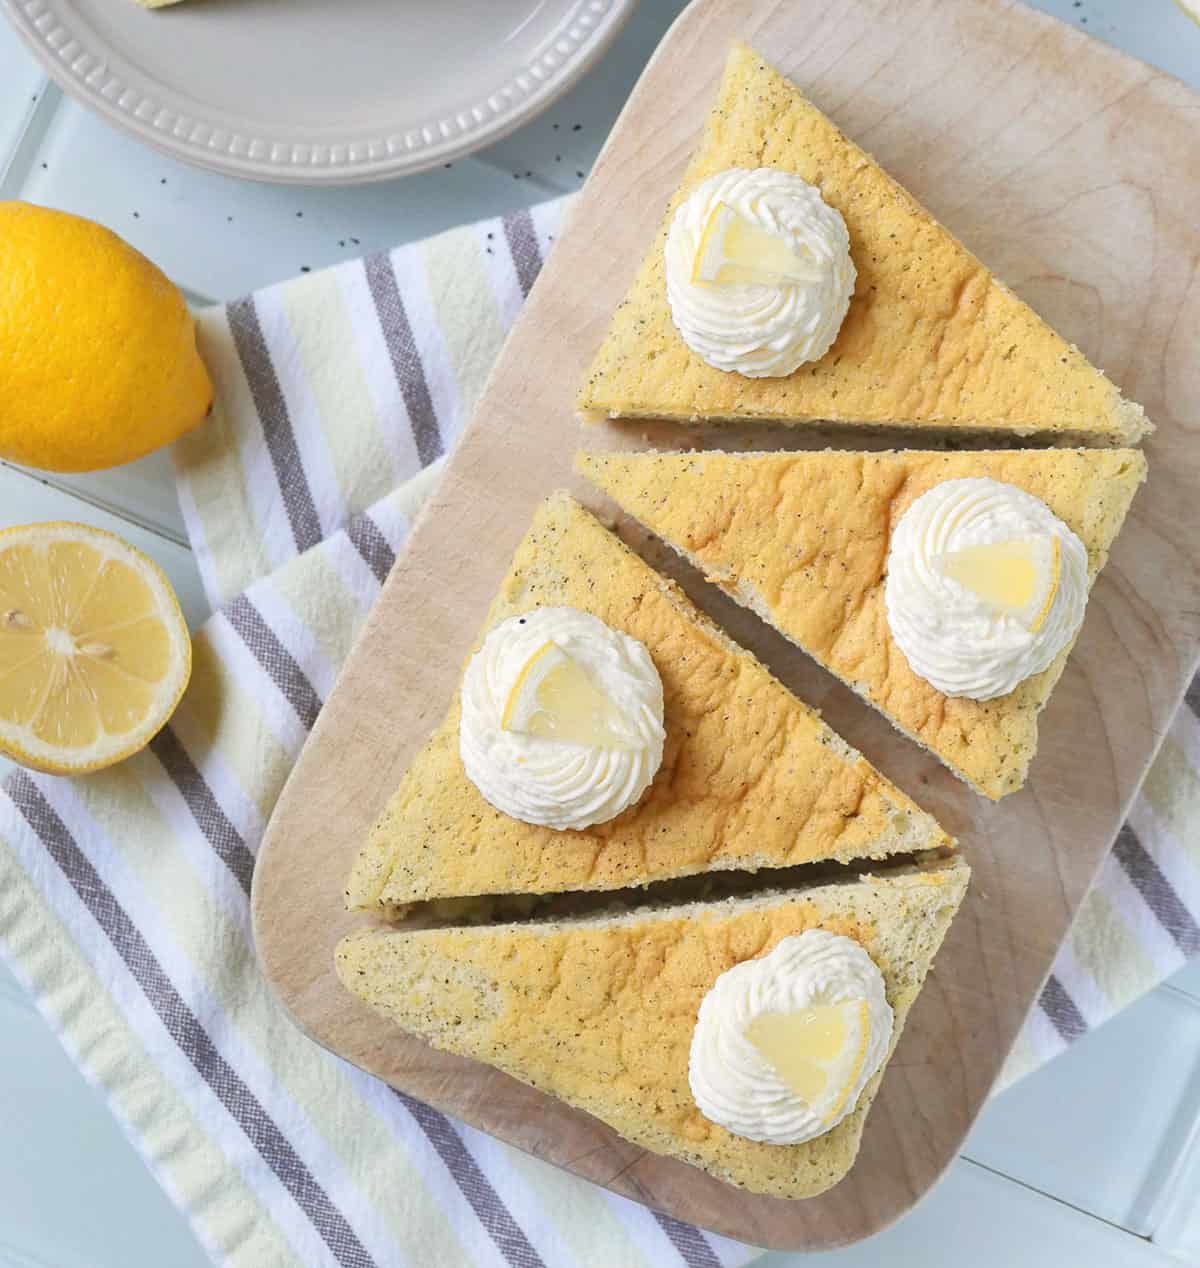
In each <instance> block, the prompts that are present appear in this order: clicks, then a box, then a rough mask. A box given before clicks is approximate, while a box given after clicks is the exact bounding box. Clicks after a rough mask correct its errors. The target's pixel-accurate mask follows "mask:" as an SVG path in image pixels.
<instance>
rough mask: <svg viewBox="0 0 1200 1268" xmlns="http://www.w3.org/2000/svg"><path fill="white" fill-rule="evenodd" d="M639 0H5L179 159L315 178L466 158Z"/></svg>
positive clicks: (65, 73) (574, 72) (105, 101)
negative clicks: (165, 1) (161, 3)
mask: <svg viewBox="0 0 1200 1268" xmlns="http://www.w3.org/2000/svg"><path fill="white" fill-rule="evenodd" d="M633 5H634V0H187V2H186V3H183V4H180V5H178V6H174V7H171V8H166V9H158V10H145V9H141V8H139V7H138V6H137V5H135V4H134V3H133V0H0V7H2V8H3V9H4V10H5V11H7V13H8V15H9V17H10V19H11V21H12V22H13V24H14V26H15V27H16V28H17V30H18V31H19V32H20V33H21V35H22V36H23V37H24V38H25V40H26V42H27V43H28V44H29V46H30V48H31V49H32V50H33V52H34V53H35V54H36V56H37V57H38V58H39V59H40V60H41V62H42V63H43V65H44V66H45V67H46V69H47V71H48V72H49V74H50V75H51V76H52V77H53V78H54V79H55V80H56V81H57V82H58V83H59V84H61V85H62V87H63V88H64V89H65V90H66V91H67V92H69V93H70V94H71V95H72V96H74V97H76V98H78V99H79V100H80V101H81V102H83V103H84V104H85V105H86V106H88V107H90V108H91V109H93V110H95V111H97V112H98V113H99V114H101V115H103V116H104V117H105V118H107V119H109V120H110V121H112V122H113V123H115V124H117V125H118V126H119V127H122V128H124V129H125V130H126V131H127V132H132V133H133V134H134V135H135V136H137V137H139V138H140V139H141V140H143V141H146V142H148V143H149V144H150V145H153V146H156V147H157V148H158V149H160V150H165V151H166V152H167V153H168V154H170V155H172V156H173V157H175V158H180V159H183V160H185V161H187V162H190V163H197V164H199V165H200V166H202V167H209V168H214V169H215V170H217V171H220V172H225V173H228V174H230V175H235V176H247V177H251V178H253V179H256V180H267V181H280V182H286V183H289V184H304V185H349V184H358V183H361V182H364V181H375V180H384V179H387V178H389V177H393V176H399V175H402V174H404V173H407V172H416V171H420V170H421V169H423V168H426V167H432V166H434V165H435V164H437V163H444V162H448V161H449V160H451V159H454V158H460V157H462V156H463V155H465V154H469V153H471V152H472V151H473V150H477V149H479V148H480V147H481V146H483V145H487V144H488V143H489V142H491V141H495V140H497V139H498V138H499V137H501V136H503V135H504V134H505V133H507V132H510V131H512V130H513V129H514V128H516V127H518V126H519V125H520V124H522V123H524V122H526V121H527V120H528V119H530V118H532V117H533V116H534V115H536V114H537V113H538V112H539V111H541V110H544V109H545V108H546V106H548V105H549V104H550V103H551V102H552V101H553V100H554V99H555V98H556V97H557V96H559V94H561V93H562V92H564V91H565V90H566V89H567V88H568V87H569V86H570V85H571V84H572V83H574V81H575V80H576V79H577V78H578V77H579V76H580V75H582V74H583V72H584V71H585V70H587V68H588V67H589V66H590V65H591V64H592V63H593V62H594V61H595V60H596V58H598V57H599V56H600V54H601V53H603V52H604V50H605V49H606V48H607V47H608V44H609V42H610V41H611V40H612V38H613V36H615V35H616V33H617V31H618V30H620V28H621V26H622V24H623V23H624V21H625V20H626V18H627V17H628V16H629V14H630V13H631V11H632V9H633Z"/></svg>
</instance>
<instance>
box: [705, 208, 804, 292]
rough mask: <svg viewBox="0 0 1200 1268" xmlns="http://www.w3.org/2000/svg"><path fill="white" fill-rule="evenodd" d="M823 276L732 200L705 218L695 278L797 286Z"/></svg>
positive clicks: (711, 282)
mask: <svg viewBox="0 0 1200 1268" xmlns="http://www.w3.org/2000/svg"><path fill="white" fill-rule="evenodd" d="M819 278H820V274H819V273H818V272H817V270H816V269H815V268H814V266H813V265H812V263H811V262H810V261H808V260H805V259H803V258H802V257H801V256H799V255H797V253H796V252H795V251H793V250H792V248H791V246H789V245H788V243H787V242H785V241H784V239H783V238H780V237H777V236H776V235H775V234H773V233H770V232H768V231H767V230H766V229H764V228H762V226H761V225H757V224H755V223H754V221H752V220H747V219H746V217H745V216H743V215H741V214H740V213H739V212H737V211H735V210H734V209H733V208H732V207H730V206H729V204H728V203H717V205H716V206H715V207H714V208H713V210H712V212H711V214H710V215H709V217H708V220H707V221H706V222H705V225H704V231H703V233H701V235H700V244H699V246H698V247H697V248H696V260H695V263H694V265H693V267H692V281H693V282H704V283H707V284H708V285H710V286H748V285H758V286H794V285H804V284H805V283H812V282H815V281H818V280H819Z"/></svg>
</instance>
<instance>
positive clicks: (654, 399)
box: [578, 45, 1148, 444]
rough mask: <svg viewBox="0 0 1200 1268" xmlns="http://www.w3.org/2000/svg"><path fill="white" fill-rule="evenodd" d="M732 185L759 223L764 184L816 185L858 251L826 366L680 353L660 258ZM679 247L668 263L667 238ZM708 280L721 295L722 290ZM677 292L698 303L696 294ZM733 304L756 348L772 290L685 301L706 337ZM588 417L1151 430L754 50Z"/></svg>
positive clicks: (629, 312)
mask: <svg viewBox="0 0 1200 1268" xmlns="http://www.w3.org/2000/svg"><path fill="white" fill-rule="evenodd" d="M739 173H741V174H742V175H744V176H746V177H747V178H750V179H752V180H753V181H757V184H756V185H755V192H754V193H753V195H751V193H749V192H746V191H743V192H744V193H745V198H744V199H743V203H742V206H743V210H745V211H747V213H748V214H750V215H753V214H756V210H755V209H756V206H761V204H762V201H763V200H765V201H766V202H768V203H769V202H770V200H771V198H772V197H775V196H776V195H773V194H772V193H771V186H772V185H778V184H779V183H780V182H781V181H784V182H786V181H788V180H792V181H794V179H795V178H796V177H800V178H802V180H803V181H804V182H807V183H808V184H809V185H811V186H812V187H813V189H814V191H816V192H818V193H819V195H820V198H821V199H823V201H824V204H825V205H826V207H825V211H824V212H823V213H822V214H823V215H825V216H826V217H827V216H828V214H829V213H830V209H831V210H832V214H834V215H840V217H841V220H842V221H844V225H845V229H844V231H843V230H842V229H841V227H840V225H839V226H838V228H837V230H836V235H835V236H841V237H843V239H844V237H845V235H846V234H848V238H849V255H850V259H851V260H852V262H853V271H856V273H857V282H854V281H853V280H852V278H851V280H850V281H849V282H847V283H846V285H847V287H850V286H852V287H853V295H852V298H850V302H849V309H848V311H847V312H846V313H845V316H844V319H843V318H841V314H840V312H839V313H838V314H837V318H836V319H837V320H840V321H841V326H840V331H838V333H837V337H836V341H834V342H833V344H832V347H830V348H829V350H828V351H823V347H822V348H817V349H816V350H815V355H817V358H818V359H816V360H812V361H809V362H808V363H806V364H801V365H800V366H799V368H798V369H793V370H791V372H782V373H781V374H780V376H779V377H747V376H746V375H745V374H743V373H739V372H737V371H736V369H730V368H728V367H727V368H717V366H716V364H714V363H712V362H711V359H706V358H705V357H704V356H702V355H700V353H699V352H697V351H694V350H693V349H692V348H691V347H689V346H688V343H686V342H685V341H684V338H683V337H681V333H680V330H679V329H677V328H676V325H675V324H674V320H673V315H672V314H673V305H672V303H670V302H669V301H668V281H669V278H668V263H667V260H666V257H665V254H664V251H665V248H667V247H668V245H669V236H670V230H671V224H672V219H673V217H674V216H675V213H676V211H677V210H679V209H680V208H681V207H683V206H684V204H685V203H687V202H688V200H689V199H690V198H692V197H693V196H695V197H697V198H701V199H703V197H704V196H705V191H706V190H708V189H709V188H710V183H711V182H717V185H716V186H711V188H712V190H713V197H714V198H716V197H722V198H724V197H726V196H727V197H729V198H730V199H734V198H735V195H736V193H737V191H736V189H733V188H732V187H731V188H730V189H728V190H727V189H726V188H725V185H726V184H727V183H728V182H725V183H724V184H723V183H722V182H723V181H724V178H725V177H726V176H731V177H734V178H736V177H737V176H738V174H739ZM723 174H724V175H723ZM735 184H736V179H735ZM718 186H719V188H718ZM759 186H762V188H761V189H760V188H759ZM722 191H724V192H722ZM778 196H779V197H780V198H786V196H787V195H786V193H784V194H780V195H778ZM689 206H690V205H689ZM717 211H718V212H720V213H721V214H727V213H728V207H727V206H725V205H723V204H718V205H717ZM760 219H761V224H760V225H759V227H760V228H762V227H764V226H765V227H766V228H768V229H772V230H774V231H776V232H778V230H779V227H780V225H779V217H778V215H777V214H776V210H774V209H772V210H770V212H769V213H763V215H762V216H761V217H760ZM734 223H735V226H740V223H741V222H740V221H739V220H737V219H736V218H735V220H734ZM718 228H719V226H718ZM696 229H697V231H698V230H699V224H698V225H697V226H696ZM748 232H749V231H747V234H746V235H744V236H748ZM710 237H711V235H710V234H708V233H707V231H706V232H705V234H704V236H703V237H702V238H700V239H699V241H698V245H695V250H694V252H693V254H692V255H690V256H688V257H687V259H684V258H682V257H681V258H680V259H675V258H674V256H673V257H672V258H673V260H674V263H675V264H677V265H678V266H679V267H680V268H681V269H682V268H684V267H687V268H688V270H689V272H690V270H691V269H692V268H694V269H695V270H696V272H691V284H694V283H696V281H697V278H698V277H703V274H702V272H701V270H702V269H703V268H704V267H705V261H704V258H703V257H704V256H705V252H706V244H708V243H709V240H710ZM688 241H689V242H690V241H691V239H690V238H689V239H688ZM670 245H671V247H672V250H674V246H675V243H674V240H673V239H672V240H671V243H670ZM681 249H682V248H681ZM691 249H692V248H691V247H689V248H688V250H691ZM747 249H753V248H752V246H751V247H749V248H748V247H745V246H743V250H747ZM709 250H710V252H711V248H709ZM760 254H761V252H760ZM809 258H810V259H811V256H810V257H809ZM776 267H778V266H776ZM744 272H745V270H743V273H744ZM731 275H732V277H733V280H735V281H737V280H739V274H737V273H736V272H732V273H731ZM713 279H714V280H716V281H717V282H720V280H721V277H720V274H719V273H714V274H713ZM776 280H777V281H782V282H785V283H786V282H789V281H790V280H791V279H789V278H787V277H785V276H777V277H776ZM673 284H674V285H676V286H677V288H679V289H682V290H683V291H687V290H688V288H689V282H688V279H687V278H686V277H685V278H683V280H682V281H680V282H677V283H673ZM799 289H800V290H801V291H803V283H802V284H801V286H800V288H799ZM728 291H732V292H734V295H733V297H732V298H729V299H728V305H729V307H730V311H731V314H732V316H733V317H734V318H736V320H734V321H733V323H732V327H731V329H730V331H729V332H727V333H728V334H729V337H730V338H731V339H734V340H735V342H736V341H737V340H739V339H740V340H741V341H742V344H743V345H744V344H745V341H746V340H747V339H750V338H751V336H750V333H749V327H748V326H747V324H746V323H747V321H751V320H753V319H754V318H756V317H757V316H758V315H759V314H760V312H761V311H763V310H765V309H766V308H768V307H769V302H768V299H767V298H764V296H766V295H768V294H769V293H770V287H769V286H762V285H760V286H733V287H731V288H726V290H722V289H721V288H720V287H719V286H717V287H713V286H708V287H707V288H705V289H694V288H693V289H692V290H691V300H692V301H693V302H694V305H695V307H696V310H697V312H698V313H699V315H700V317H701V324H702V325H704V326H705V327H706V328H711V324H712V321H713V320H714V308H715V307H719V303H718V301H719V300H720V297H721V296H722V295H725V294H726V293H727V292H728ZM760 293H761V294H760ZM780 293H781V294H782V292H780ZM685 302H686V299H685ZM771 302H773V301H771ZM780 302H781V303H782V301H780ZM840 303H841V301H840V299H839V301H838V305H837V306H840ZM814 320H815V318H814ZM831 320H832V318H831ZM834 329H836V326H835V327H834ZM831 333H832V332H831ZM701 351H703V349H702V348H701ZM757 372H759V373H761V372H762V371H761V368H760V369H759V371H757ZM578 404H579V408H580V409H581V410H582V411H583V412H584V413H585V415H588V416H592V417H596V416H612V417H632V418H649V417H653V418H666V419H676V420H698V419H706V420H713V421H724V422H729V421H736V422H754V421H766V420H771V421H781V422H784V423H797V424H803V423H812V422H818V421H822V420H824V421H830V422H837V423H843V424H847V425H864V426H905V427H913V428H922V429H931V430H935V431H942V432H959V431H972V432H985V433H987V432H1000V433H1008V434H1010V435H1011V434H1017V435H1031V434H1052V433H1059V434H1063V435H1067V436H1072V437H1075V438H1077V439H1079V440H1081V441H1087V442H1091V443H1100V444H1129V443H1133V442H1135V441H1136V440H1137V439H1138V438H1139V437H1140V436H1141V435H1142V434H1143V433H1144V432H1145V431H1147V430H1148V424H1147V422H1146V418H1145V415H1144V413H1143V411H1142V409H1141V407H1140V406H1138V405H1136V404H1134V403H1133V402H1130V401H1127V400H1125V399H1123V397H1122V396H1121V394H1120V392H1119V391H1118V390H1117V388H1116V387H1115V386H1114V385H1113V384H1112V383H1111V382H1110V381H1109V380H1108V379H1107V378H1106V377H1105V376H1104V375H1103V374H1102V373H1101V372H1100V371H1099V370H1098V369H1096V368H1095V367H1094V366H1092V365H1091V364H1089V362H1088V361H1087V359H1086V358H1085V357H1084V356H1083V354H1082V353H1081V352H1080V351H1079V350H1078V349H1077V348H1075V347H1073V346H1072V345H1071V344H1069V343H1067V341H1066V340H1064V339H1062V338H1061V337H1060V336H1059V335H1057V334H1056V333H1055V332H1054V331H1053V330H1051V329H1050V327H1049V326H1048V325H1046V323H1045V322H1044V321H1042V320H1041V318H1039V317H1038V316H1037V314H1036V313H1034V312H1033V310H1032V309H1031V308H1030V307H1029V306H1028V305H1027V304H1025V303H1024V302H1023V301H1021V300H1020V299H1018V298H1017V296H1016V295H1014V294H1013V292H1012V291H1010V290H1009V289H1008V288H1007V287H1006V286H1005V285H1004V284H1003V283H1002V282H1000V281H999V279H997V278H996V277H995V276H993V275H992V273H990V272H989V270H988V269H987V268H986V267H985V266H984V265H983V264H981V263H980V261H979V260H977V259H976V258H975V257H974V256H973V255H972V254H971V253H970V252H969V251H968V250H967V249H966V248H965V247H964V246H963V245H962V244H961V243H959V242H958V241H957V240H956V239H955V238H954V237H953V236H952V235H951V234H950V233H949V232H947V231H946V230H945V229H944V228H943V227H942V226H941V225H939V224H938V223H937V221H936V220H934V219H933V217H932V216H931V215H930V214H929V213H928V212H927V211H926V210H925V209H924V208H923V207H922V206H921V205H920V204H919V203H917V202H916V200H915V199H914V198H913V197H912V196H911V195H910V194H908V193H907V192H906V191H905V190H904V189H903V188H901V187H900V186H899V185H898V184H897V183H896V182H895V181H894V180H892V178H891V177H890V176H888V175H887V173H886V172H884V171H883V169H882V168H880V167H879V165H878V164H877V163H875V161H874V160H873V159H872V158H871V157H870V155H868V154H866V153H865V152H864V151H863V150H861V149H860V148H859V147H858V146H856V145H855V144H854V143H853V142H851V141H849V140H848V139H847V138H846V137H845V136H843V135H842V133H841V132H840V131H838V129H837V128H836V127H835V126H834V124H833V123H831V122H830V120H829V119H827V118H826V117H825V116H824V115H823V114H822V113H821V112H820V111H819V110H817V109H816V107H815V106H813V105H812V104H811V102H809V101H808V100H807V99H806V98H805V97H804V96H803V95H802V94H801V93H800V91H799V90H798V89H797V88H796V87H795V86H794V85H793V84H792V83H790V82H789V81H788V80H787V79H785V78H784V77H783V76H782V75H780V74H779V73H778V72H776V71H775V70H773V69H772V68H771V67H770V66H768V65H767V64H766V63H765V62H764V61H763V60H762V59H761V58H760V57H759V56H758V55H757V54H756V53H754V51H753V50H751V49H749V48H747V47H745V46H744V45H738V46H735V48H734V49H733V51H732V52H731V54H730V56H729V61H728V64H727V66H726V69H725V74H724V78H723V80H722V82H721V85H720V89H719V92H718V97H717V101H716V104H715V105H714V107H713V110H712V113H711V115H710V116H709V119H708V122H707V124H706V126H705V129H704V134H703V137H702V138H701V141H700V144H699V147H698V149H697V150H696V152H695V154H694V156H693V158H692V161H691V163H690V164H689V166H688V168H687V171H686V173H685V175H684V178H683V182H682V184H681V186H680V188H679V190H678V191H677V193H676V195H675V196H674V198H673V199H672V201H671V203H670V205H669V207H668V209H667V215H666V219H665V221H664V223H663V226H662V228H661V230H660V232H659V234H658V237H657V238H656V239H655V242H654V244H653V246H652V248H651V250H650V253H649V255H648V256H647V257H646V259H645V261H644V262H643V264H642V266H641V268H640V270H639V271H638V273H637V276H636V278H635V280H634V282H633V284H632V286H631V288H630V290H629V292H628V294H627V295H626V297H625V299H624V301H623V302H622V303H621V305H620V306H619V307H618V309H617V311H616V313H615V314H614V316H613V319H612V322H611V325H610V327H609V329H608V333H607V335H606V336H605V339H604V342H603V344H602V346H601V347H600V349H599V351H598V353H597V355H596V357H595V360H594V362H593V363H592V365H591V367H590V368H589V370H588V371H587V373H586V376H585V378H584V381H583V384H582V387H581V390H580V394H579V401H578Z"/></svg>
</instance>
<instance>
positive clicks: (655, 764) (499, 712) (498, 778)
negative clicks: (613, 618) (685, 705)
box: [458, 608, 666, 829]
mask: <svg viewBox="0 0 1200 1268" xmlns="http://www.w3.org/2000/svg"><path fill="white" fill-rule="evenodd" d="M547 642H552V643H556V644H557V645H558V646H559V647H560V648H561V649H562V650H563V651H564V652H566V654H567V655H568V656H570V657H571V658H572V659H573V660H574V661H575V662H576V663H577V664H578V665H579V666H580V667H581V668H582V669H584V670H585V671H586V672H587V673H588V674H589V676H590V677H591V679H592V681H593V682H594V683H595V684H596V685H597V686H598V687H600V688H601V689H602V690H603V691H605V692H606V693H607V694H608V696H609V697H610V698H611V700H612V701H613V703H614V704H615V705H616V707H617V709H618V710H619V711H620V714H621V717H622V718H623V719H624V721H625V725H626V727H627V728H628V733H629V746H628V747H627V748H621V749H609V748H604V749H602V748H591V747H585V746H583V745H580V744H572V743H568V742H566V741H563V740H549V739H542V738H540V737H538V736H534V735H524V734H520V733H518V732H515V731H506V730H503V729H502V728H501V725H500V720H501V718H502V716H503V714H504V704H505V701H506V700H507V699H508V695H509V692H510V691H511V690H512V687H513V684H514V683H515V682H516V680H517V677H518V675H519V674H520V672H521V670H522V668H523V667H524V666H525V665H526V664H527V663H528V661H529V658H530V657H531V656H532V655H533V654H534V653H535V652H536V651H537V650H538V649H539V648H540V647H542V646H543V645H544V644H545V643H547ZM665 735H666V733H665V731H664V730H663V690H662V681H661V680H660V679H659V676H658V670H657V669H655V667H654V662H653V661H652V660H651V659H650V653H649V652H648V651H647V650H646V649H645V647H643V646H642V644H641V643H639V642H638V641H637V639H635V638H630V637H629V635H628V634H622V633H621V632H620V631H619V630H614V629H611V628H610V627H609V626H607V625H605V623H604V622H603V621H601V620H600V619H599V617H595V616H592V615H590V614H589V613H587V612H580V611H577V610H576V609H575V608H536V609H534V610H533V611H531V612H526V613H525V614H524V615H523V616H514V617H509V619H508V620H507V621H504V622H502V623H501V624H500V625H498V626H496V628H495V629H494V630H492V632H491V633H490V634H489V635H488V636H487V638H486V639H485V640H484V643H483V646H482V647H481V648H480V649H479V651H477V652H476V653H475V655H474V656H473V657H472V658H471V661H470V664H468V666H467V670H466V673H465V674H464V675H463V685H462V720H461V722H460V724H459V732H458V740H459V753H460V754H461V756H462V762H463V766H464V767H465V769H466V772H467V775H468V777H469V778H470V780H471V782H472V783H473V784H474V785H475V787H476V788H478V789H479V791H480V792H481V793H482V794H483V796H484V797H485V798H486V799H487V800H488V801H489V802H490V803H491V804H492V805H493V806H495V807H496V809H497V810H500V811H502V812H503V813H504V814H506V815H511V816H512V817H513V818H514V819H522V820H524V821H525V822H526V823H534V824H539V825H541V826H544V827H548V828H558V829H565V828H587V827H590V826H591V825H592V824H594V823H604V822H606V821H607V820H609V819H612V818H615V816H617V815H619V814H620V813H621V811H622V810H624V809H626V807H628V806H631V805H633V803H634V802H635V801H637V800H638V798H639V797H640V796H641V795H642V793H644V792H645V791H646V789H647V788H648V787H649V786H650V781H651V780H652V779H653V778H654V776H655V773H656V772H657V771H658V768H659V765H660V764H661V762H662V755H663V740H664V738H665Z"/></svg>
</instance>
